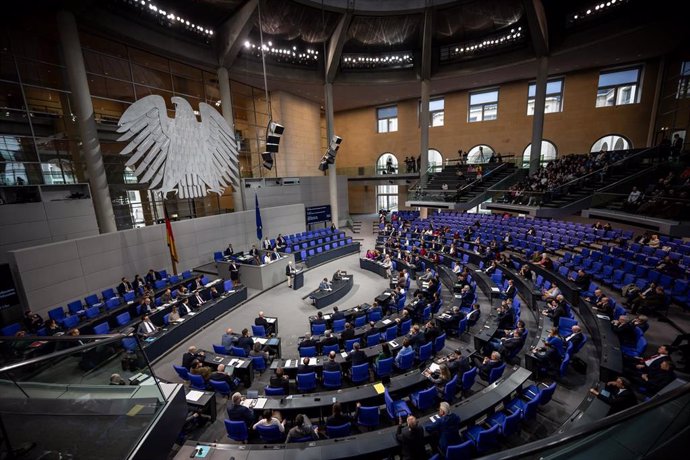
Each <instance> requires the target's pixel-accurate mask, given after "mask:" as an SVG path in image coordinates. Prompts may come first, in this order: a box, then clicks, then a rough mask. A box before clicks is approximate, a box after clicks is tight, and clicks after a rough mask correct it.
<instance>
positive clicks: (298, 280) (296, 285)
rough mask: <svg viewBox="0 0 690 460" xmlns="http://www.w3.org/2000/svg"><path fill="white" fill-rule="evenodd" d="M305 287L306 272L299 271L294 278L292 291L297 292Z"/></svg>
mask: <svg viewBox="0 0 690 460" xmlns="http://www.w3.org/2000/svg"><path fill="white" fill-rule="evenodd" d="M302 286H304V270H297V272H296V273H295V276H294V277H293V278H292V289H293V290H294V291H296V290H297V289H300V288H301V287H302Z"/></svg>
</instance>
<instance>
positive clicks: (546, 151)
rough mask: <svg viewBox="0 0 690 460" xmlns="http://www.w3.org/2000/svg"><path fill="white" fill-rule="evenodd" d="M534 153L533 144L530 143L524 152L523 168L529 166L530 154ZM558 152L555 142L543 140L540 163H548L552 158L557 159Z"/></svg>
mask: <svg viewBox="0 0 690 460" xmlns="http://www.w3.org/2000/svg"><path fill="white" fill-rule="evenodd" d="M531 153H532V144H529V145H528V146H527V147H526V148H525V151H524V152H522V167H523V168H529V157H530V154H531ZM557 154H558V150H556V146H555V145H554V144H553V142H551V141H545V140H542V141H541V155H540V157H539V163H540V164H546V163H548V162H549V161H551V160H555V159H556V155H557Z"/></svg>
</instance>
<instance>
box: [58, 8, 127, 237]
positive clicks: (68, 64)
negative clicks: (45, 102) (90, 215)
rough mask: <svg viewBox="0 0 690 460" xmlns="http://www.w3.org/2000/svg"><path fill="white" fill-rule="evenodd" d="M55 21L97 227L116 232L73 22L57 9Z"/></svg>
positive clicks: (76, 32)
mask: <svg viewBox="0 0 690 460" xmlns="http://www.w3.org/2000/svg"><path fill="white" fill-rule="evenodd" d="M57 24H58V30H59V33H60V45H61V47H62V55H63V59H64V64H65V69H66V71H67V78H68V80H69V87H70V90H71V92H72V95H71V96H72V108H73V109H74V115H75V116H76V117H77V123H78V124H79V135H80V137H81V142H82V153H83V155H84V162H85V163H86V171H87V173H88V176H89V183H90V184H91V198H92V199H93V207H94V210H95V211H96V220H97V221H98V228H99V230H100V232H101V233H110V232H115V231H117V226H116V225H115V214H114V213H113V203H112V201H111V200H110V190H109V189H108V179H107V178H106V175H105V166H104V165H103V156H102V155H101V144H100V142H99V141H98V129H97V128H96V120H95V119H94V113H93V104H92V102H91V93H90V91H89V83H88V80H87V79H86V68H85V67H84V56H83V55H82V52H81V44H80V43H79V32H78V30H77V22H76V21H75V19H74V15H73V14H72V13H71V12H69V11H60V12H58V14H57Z"/></svg>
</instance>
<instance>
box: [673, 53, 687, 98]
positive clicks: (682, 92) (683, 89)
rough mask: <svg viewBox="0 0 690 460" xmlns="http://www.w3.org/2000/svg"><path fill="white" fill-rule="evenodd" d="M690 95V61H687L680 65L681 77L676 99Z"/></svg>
mask: <svg viewBox="0 0 690 460" xmlns="http://www.w3.org/2000/svg"><path fill="white" fill-rule="evenodd" d="M689 97H690V61H685V62H683V63H682V64H681V65H680V77H679V78H678V92H677V93H676V99H685V98H689Z"/></svg>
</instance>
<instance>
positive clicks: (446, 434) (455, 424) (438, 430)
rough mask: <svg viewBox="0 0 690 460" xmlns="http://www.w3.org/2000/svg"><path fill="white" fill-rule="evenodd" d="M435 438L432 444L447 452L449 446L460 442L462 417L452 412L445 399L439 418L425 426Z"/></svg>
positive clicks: (440, 406)
mask: <svg viewBox="0 0 690 460" xmlns="http://www.w3.org/2000/svg"><path fill="white" fill-rule="evenodd" d="M424 429H426V431H427V432H429V433H430V434H431V435H432V436H433V438H432V441H431V444H432V446H434V447H437V448H438V450H439V451H440V452H444V453H445V452H446V449H447V448H448V446H454V445H456V444H460V442H461V441H462V438H460V417H458V416H457V414H455V413H453V412H451V410H450V404H448V403H447V402H445V401H443V402H442V403H441V404H440V405H439V409H438V418H437V419H436V421H434V422H431V423H428V424H426V425H425V426H424Z"/></svg>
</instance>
